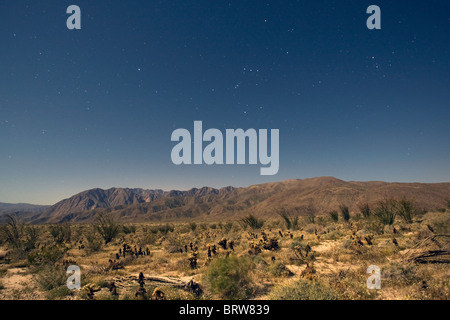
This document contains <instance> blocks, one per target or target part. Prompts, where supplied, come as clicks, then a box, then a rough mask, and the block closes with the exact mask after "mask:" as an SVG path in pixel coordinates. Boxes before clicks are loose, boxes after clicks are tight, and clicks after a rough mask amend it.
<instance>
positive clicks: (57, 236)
mask: <svg viewBox="0 0 450 320" xmlns="http://www.w3.org/2000/svg"><path fill="white" fill-rule="evenodd" d="M50 234H51V235H52V237H53V240H54V241H55V242H56V243H63V242H69V241H70V238H71V235H72V232H71V229H70V225H69V224H58V225H51V226H50Z"/></svg>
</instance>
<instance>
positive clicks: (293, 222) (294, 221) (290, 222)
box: [277, 208, 298, 230]
mask: <svg viewBox="0 0 450 320" xmlns="http://www.w3.org/2000/svg"><path fill="white" fill-rule="evenodd" d="M277 213H278V215H279V216H280V217H281V218H282V219H283V221H284V223H285V224H286V228H287V229H294V230H295V229H297V228H298V216H297V217H292V216H291V215H290V214H289V212H288V210H287V209H285V208H281V209H280V210H279V211H278V212H277Z"/></svg>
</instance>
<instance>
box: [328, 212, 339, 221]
mask: <svg viewBox="0 0 450 320" xmlns="http://www.w3.org/2000/svg"><path fill="white" fill-rule="evenodd" d="M328 215H329V216H330V218H331V220H333V221H334V222H338V220H339V213H338V212H337V211H336V210H333V211H330V212H328Z"/></svg>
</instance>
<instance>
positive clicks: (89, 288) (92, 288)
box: [81, 283, 100, 300]
mask: <svg viewBox="0 0 450 320" xmlns="http://www.w3.org/2000/svg"><path fill="white" fill-rule="evenodd" d="M98 291H100V289H99V288H98V287H97V286H96V285H95V284H93V283H88V284H87V285H85V286H84V287H83V288H81V292H83V293H85V294H86V296H87V297H88V299H89V300H93V299H94V293H95V292H98Z"/></svg>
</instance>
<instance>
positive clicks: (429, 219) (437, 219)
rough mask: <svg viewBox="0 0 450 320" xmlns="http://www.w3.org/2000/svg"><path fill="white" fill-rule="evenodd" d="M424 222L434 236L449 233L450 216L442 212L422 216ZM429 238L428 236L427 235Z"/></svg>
mask: <svg viewBox="0 0 450 320" xmlns="http://www.w3.org/2000/svg"><path fill="white" fill-rule="evenodd" d="M423 218H424V222H425V223H426V224H429V225H430V226H431V227H432V228H433V230H434V231H435V233H436V234H449V233H450V215H449V214H446V213H442V212H428V213H427V214H425V215H424V216H423ZM428 236H429V235H428Z"/></svg>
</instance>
